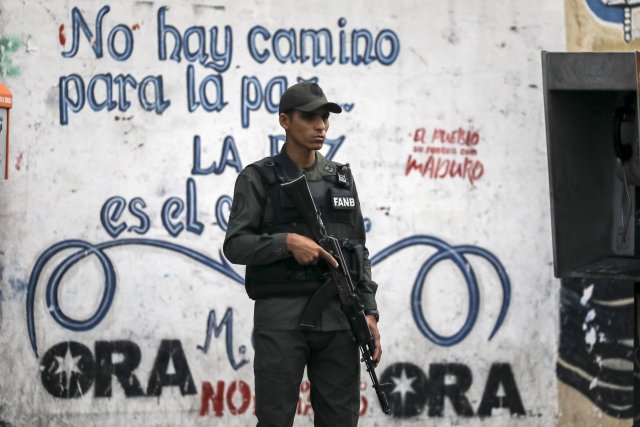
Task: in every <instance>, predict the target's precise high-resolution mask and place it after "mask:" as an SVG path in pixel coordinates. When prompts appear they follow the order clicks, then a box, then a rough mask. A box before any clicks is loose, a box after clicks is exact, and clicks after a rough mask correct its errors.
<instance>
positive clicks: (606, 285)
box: [556, 279, 637, 425]
mask: <svg viewBox="0 0 640 427" xmlns="http://www.w3.org/2000/svg"><path fill="white" fill-rule="evenodd" d="M633 287H634V282H632V281H621V280H604V279H598V280H596V279H562V285H561V291H560V347H559V354H558V362H557V366H556V372H557V376H558V379H559V380H560V381H562V382H563V383H565V384H567V385H568V386H570V387H572V388H574V389H575V390H577V391H579V392H580V393H581V395H582V396H584V397H586V398H587V399H589V400H590V401H591V402H592V403H593V404H595V405H596V406H597V407H598V408H600V409H601V410H602V411H603V412H604V413H606V414H607V415H610V416H611V417H614V418H619V419H631V418H632V417H633V406H634V405H633V401H634V357H633V356H634V298H633V296H632V295H633V293H634V292H633ZM630 295H631V297H629V296H630ZM636 382H637V380H636ZM576 403H577V404H578V405H580V402H572V403H571V405H575V404H576ZM559 404H560V407H561V408H563V407H569V405H568V402H562V401H561V402H559ZM584 406H585V410H586V408H591V405H590V404H589V402H587V401H586V400H585V401H584ZM560 425H562V422H561V423H560Z"/></svg>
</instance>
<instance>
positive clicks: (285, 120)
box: [278, 113, 291, 130]
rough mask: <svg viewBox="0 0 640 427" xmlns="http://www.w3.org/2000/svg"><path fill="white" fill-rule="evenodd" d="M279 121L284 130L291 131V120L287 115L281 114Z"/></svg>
mask: <svg viewBox="0 0 640 427" xmlns="http://www.w3.org/2000/svg"><path fill="white" fill-rule="evenodd" d="M278 120H279V121H280V126H281V127H282V128H283V129H284V130H289V123H290V122H291V119H290V118H289V115H288V114H287V113H280V114H279V115H278Z"/></svg>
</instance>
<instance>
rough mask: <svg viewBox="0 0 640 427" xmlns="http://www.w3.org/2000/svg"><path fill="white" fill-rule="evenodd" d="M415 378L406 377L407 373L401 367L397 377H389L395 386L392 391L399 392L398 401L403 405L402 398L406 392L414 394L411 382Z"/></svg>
mask: <svg viewBox="0 0 640 427" xmlns="http://www.w3.org/2000/svg"><path fill="white" fill-rule="evenodd" d="M415 380H416V377H407V373H406V372H405V370H404V369H403V370H402V372H401V373H400V376H399V377H391V381H393V382H394V384H395V387H394V388H393V391H392V392H391V394H393V393H400V402H401V403H402V405H404V399H405V397H406V396H407V393H412V394H416V391H415V390H414V389H413V387H412V386H411V384H412V383H413V382H414V381H415Z"/></svg>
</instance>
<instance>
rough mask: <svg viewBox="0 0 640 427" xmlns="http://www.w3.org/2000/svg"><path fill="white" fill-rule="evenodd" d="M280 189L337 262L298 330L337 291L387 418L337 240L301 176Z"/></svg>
mask: <svg viewBox="0 0 640 427" xmlns="http://www.w3.org/2000/svg"><path fill="white" fill-rule="evenodd" d="M280 187H281V188H282V190H283V191H284V192H285V194H286V195H287V196H288V197H289V198H290V199H291V201H292V202H293V205H294V206H295V207H296V209H297V210H298V211H299V212H300V213H301V214H302V215H303V217H304V220H305V222H306V223H307V225H308V226H309V229H310V230H311V235H312V236H313V239H314V240H315V241H316V243H318V245H320V246H321V247H322V248H323V249H324V250H326V251H327V252H329V253H330V254H331V255H332V256H333V257H334V258H335V259H336V260H337V261H338V267H333V266H331V265H329V271H330V273H331V279H330V280H328V281H327V283H325V284H324V285H322V286H321V287H320V289H318V290H317V291H316V292H315V293H314V295H313V296H312V297H311V299H310V300H309V303H308V305H307V308H306V309H305V312H304V314H303V316H302V322H301V326H302V327H303V328H305V329H313V328H314V327H315V320H316V319H317V317H318V316H319V314H320V313H321V311H322V309H323V308H324V305H325V304H326V302H327V301H328V300H330V299H331V298H333V297H334V296H335V294H336V291H337V294H338V298H339V299H340V305H341V306H342V310H343V311H344V313H345V314H346V315H347V319H349V324H350V326H351V332H353V336H354V337H355V339H356V342H357V343H358V346H359V347H360V352H361V353H362V361H363V362H364V364H365V365H366V367H367V372H369V376H370V377H371V382H372V385H373V388H374V389H375V391H376V395H377V396H378V400H379V401H380V406H381V407H382V411H383V412H384V413H385V414H389V413H390V412H391V409H390V408H389V402H387V396H386V395H385V393H384V390H383V389H382V386H381V384H380V383H379V382H378V377H377V375H376V371H375V365H374V364H373V348H374V346H373V337H372V336H371V331H369V326H367V321H366V319H365V313H364V307H363V305H362V303H361V302H360V299H359V298H358V294H357V292H356V288H355V286H354V284H353V281H352V280H351V276H350V275H349V270H348V268H347V264H346V262H345V259H344V255H343V253H342V249H341V248H340V244H339V242H338V239H336V238H335V237H333V236H329V235H327V230H326V228H325V226H324V223H323V222H322V218H321V217H320V212H319V211H318V209H317V208H316V205H315V203H314V202H313V197H312V196H311V191H310V190H309V186H308V185H307V179H306V178H305V176H304V175H301V176H300V177H298V178H296V179H294V180H292V181H289V182H286V183H283V184H280ZM327 264H328V263H327Z"/></svg>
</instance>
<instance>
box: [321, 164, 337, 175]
mask: <svg viewBox="0 0 640 427" xmlns="http://www.w3.org/2000/svg"><path fill="white" fill-rule="evenodd" d="M323 169H324V171H325V172H328V173H334V172H335V171H336V168H334V167H333V166H331V165H330V164H328V163H327V164H326V165H324V168H323Z"/></svg>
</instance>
